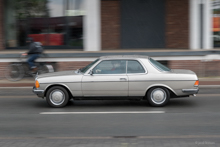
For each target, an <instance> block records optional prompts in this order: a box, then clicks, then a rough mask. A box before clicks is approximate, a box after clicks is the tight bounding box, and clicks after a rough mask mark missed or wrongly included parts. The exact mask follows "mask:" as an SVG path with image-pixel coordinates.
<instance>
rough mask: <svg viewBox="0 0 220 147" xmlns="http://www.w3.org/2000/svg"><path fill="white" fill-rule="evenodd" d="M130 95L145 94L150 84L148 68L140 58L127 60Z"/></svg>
mask: <svg viewBox="0 0 220 147" xmlns="http://www.w3.org/2000/svg"><path fill="white" fill-rule="evenodd" d="M127 76H128V86H129V89H128V91H129V93H128V95H129V96H144V95H145V93H146V87H147V84H148V80H149V79H148V77H147V70H146V69H145V68H144V66H143V65H142V64H141V63H140V62H139V61H138V60H128V61H127Z"/></svg>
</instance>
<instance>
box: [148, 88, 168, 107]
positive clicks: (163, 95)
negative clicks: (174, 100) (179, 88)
mask: <svg viewBox="0 0 220 147" xmlns="http://www.w3.org/2000/svg"><path fill="white" fill-rule="evenodd" d="M147 100H148V102H149V103H150V105H151V106H154V107H162V106H165V105H166V104H167V103H168V102H169V100H170V93H169V91H168V90H167V89H166V88H161V87H156V88H152V89H150V90H149V91H148V93H147Z"/></svg>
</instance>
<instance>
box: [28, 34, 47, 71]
mask: <svg viewBox="0 0 220 147" xmlns="http://www.w3.org/2000/svg"><path fill="white" fill-rule="evenodd" d="M26 43H27V45H28V46H29V51H28V52H27V53H26V54H24V55H29V58H28V59H27V63H28V64H29V67H30V69H31V72H32V73H36V72H37V66H36V65H35V64H34V61H35V60H36V59H37V58H39V57H40V54H41V53H42V52H43V48H42V46H41V43H40V42H34V40H33V38H30V37H29V38H27V40H26Z"/></svg>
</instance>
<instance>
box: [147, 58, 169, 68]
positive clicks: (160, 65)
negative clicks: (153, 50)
mask: <svg viewBox="0 0 220 147" xmlns="http://www.w3.org/2000/svg"><path fill="white" fill-rule="evenodd" d="M150 62H151V63H152V64H153V65H154V66H155V67H156V68H157V69H159V70H160V71H170V70H171V69H169V68H168V67H166V66H164V65H163V64H161V63H159V62H157V61H155V60H154V59H152V58H150Z"/></svg>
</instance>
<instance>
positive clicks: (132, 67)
mask: <svg viewBox="0 0 220 147" xmlns="http://www.w3.org/2000/svg"><path fill="white" fill-rule="evenodd" d="M127 73H145V70H144V68H143V66H142V65H141V64H140V63H139V62H138V61H135V60H130V61H128V65H127Z"/></svg>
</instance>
